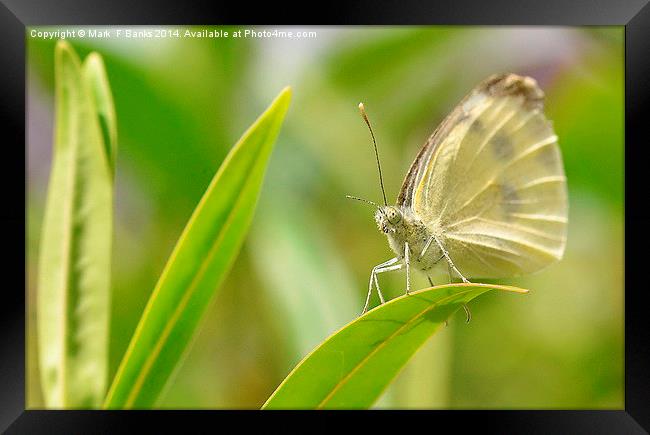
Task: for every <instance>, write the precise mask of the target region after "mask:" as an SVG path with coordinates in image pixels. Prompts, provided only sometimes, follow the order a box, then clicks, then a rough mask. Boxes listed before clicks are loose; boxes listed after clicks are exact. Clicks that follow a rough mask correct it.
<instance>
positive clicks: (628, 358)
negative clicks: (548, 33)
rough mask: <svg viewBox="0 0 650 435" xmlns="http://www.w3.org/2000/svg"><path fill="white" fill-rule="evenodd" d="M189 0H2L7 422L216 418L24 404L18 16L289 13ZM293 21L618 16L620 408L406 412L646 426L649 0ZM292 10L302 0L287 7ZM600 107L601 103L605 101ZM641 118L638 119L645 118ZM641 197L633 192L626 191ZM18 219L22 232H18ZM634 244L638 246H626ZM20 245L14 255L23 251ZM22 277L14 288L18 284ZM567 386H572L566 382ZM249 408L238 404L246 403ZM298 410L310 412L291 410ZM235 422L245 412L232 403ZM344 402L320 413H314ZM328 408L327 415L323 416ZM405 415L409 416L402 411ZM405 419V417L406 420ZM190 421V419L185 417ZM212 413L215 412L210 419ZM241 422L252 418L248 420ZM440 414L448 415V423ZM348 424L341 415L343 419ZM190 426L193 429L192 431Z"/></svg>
mask: <svg viewBox="0 0 650 435" xmlns="http://www.w3.org/2000/svg"><path fill="white" fill-rule="evenodd" d="M196 3H197V4H192V3H189V2H182V3H181V2H178V3H176V2H172V1H156V2H153V1H151V0H148V1H146V2H142V1H141V2H134V1H130V2H127V1H115V0H113V1H109V0H96V1H87V2H83V1H80V0H60V1H47V0H38V1H37V0H30V1H25V0H22V1H21V0H0V44H1V45H2V50H0V56H1V57H0V77H1V79H0V89H1V91H0V107H1V108H2V116H1V117H0V119H1V120H2V122H3V124H4V130H3V132H4V134H3V135H2V138H3V141H2V142H3V147H2V150H3V152H4V155H5V159H3V163H4V164H3V165H2V170H0V179H1V181H2V184H0V185H2V186H10V189H9V191H5V192H4V194H5V197H7V196H8V197H9V199H10V201H9V202H3V204H5V206H4V207H3V209H2V211H1V212H0V219H1V220H2V226H1V227H0V228H2V229H3V230H4V241H5V243H4V246H5V252H6V253H7V255H6V259H5V261H3V262H2V263H1V264H3V266H4V267H3V269H4V272H5V273H4V276H9V277H11V278H12V279H11V280H10V284H9V285H8V286H6V287H4V289H3V295H2V298H0V301H1V302H0V430H5V429H6V430H7V433H48V434H53V433H67V434H68V433H116V432H124V431H126V432H129V431H130V430H132V429H133V428H135V427H137V426H136V425H138V426H140V425H141V424H142V423H144V424H146V425H147V426H146V427H147V432H154V433H162V432H167V431H170V430H171V428H173V427H174V423H176V422H178V421H183V422H184V423H182V424H181V426H180V427H183V428H184V429H183V430H185V431H187V430H188V427H189V428H192V427H194V428H197V427H201V425H203V424H205V425H206V426H205V427H207V428H210V427H211V428H213V429H214V430H217V428H219V427H222V426H221V425H222V424H223V422H222V418H223V415H224V413H223V412H220V411H146V412H143V411H31V410H25V312H26V310H25V293H24V289H26V282H25V279H26V274H25V273H23V274H22V275H21V274H19V270H20V269H21V268H20V263H21V262H22V265H23V268H24V267H25V258H26V256H25V249H26V248H25V246H26V240H25V238H24V237H25V234H26V233H25V231H26V223H25V217H26V191H27V189H26V186H25V185H23V186H22V189H21V185H20V183H19V182H17V180H20V179H21V177H22V179H23V180H25V183H26V182H27V180H26V171H25V167H26V154H25V150H26V144H25V72H26V71H25V68H26V67H25V55H26V53H25V27H26V26H30V25H54V24H56V25H63V24H85V25H91V24H93V25H110V24H189V23H196V24H203V23H210V24H222V23H223V24H226V23H243V22H247V23H251V24H255V23H260V22H261V21H262V18H263V19H264V20H265V21H269V22H274V23H276V24H289V23H287V12H288V11H287V9H289V8H295V6H288V5H279V4H269V5H267V6H265V5H263V4H258V5H255V7H250V5H248V6H247V5H246V4H241V5H233V4H231V2H229V3H228V5H227V6H226V5H225V3H224V4H216V3H215V4H212V5H210V7H209V8H208V5H207V4H198V3H199V2H196ZM302 7H308V8H306V9H305V10H304V11H302V12H303V14H304V15H303V18H302V19H299V20H298V21H299V22H301V24H319V25H323V24H335V23H336V24H384V25H398V24H464V25H479V24H480V25H499V24H507V25H559V26H564V25H567V26H568V25H623V26H625V131H626V133H625V136H626V137H625V144H626V145H625V178H626V180H625V203H626V206H627V207H626V212H625V228H626V237H625V272H626V273H625V279H626V286H625V409H624V410H620V411H596V410H584V411H577V410H572V411H563V410H544V411H500V410H495V411H423V412H414V413H412V415H413V416H417V420H420V421H425V422H426V423H425V426H424V427H429V428H431V430H433V429H434V428H436V427H443V426H440V425H445V426H447V427H452V428H454V430H460V429H463V428H468V427H471V426H472V425H477V427H478V428H480V430H481V431H482V432H496V433H572V434H573V433H590V434H599V433H603V434H614V433H616V434H624V433H625V434H627V433H630V434H632V433H647V431H650V336H649V332H648V331H649V330H650V328H648V322H647V320H646V319H647V314H646V313H645V311H646V310H647V306H646V305H645V304H643V296H644V293H645V292H647V289H646V288H645V287H644V286H643V281H642V279H641V278H642V265H641V262H642V261H644V260H645V258H644V256H643V254H641V252H642V251H641V247H642V246H647V244H648V242H649V241H648V238H649V237H648V232H647V231H644V228H643V225H644V224H646V223H647V222H649V221H650V215H649V214H647V213H645V212H643V211H640V210H642V206H640V204H642V202H641V201H640V200H641V199H642V198H644V196H642V195H643V194H644V193H645V194H646V196H647V192H645V190H646V189H645V186H646V184H647V182H646V181H645V180H646V179H645V178H643V177H642V175H643V170H642V169H641V167H640V166H641V165H643V164H644V162H645V161H647V160H646V159H644V158H643V156H642V153H643V151H644V150H645V149H646V148H647V147H648V144H650V134H649V133H648V128H647V121H645V120H644V119H643V115H644V114H645V113H646V111H647V109H648V105H649V102H650V98H649V97H650V79H649V78H648V77H650V56H649V55H650V6H648V0H627V1H622V0H619V1H616V0H609V1H603V0H546V1H539V0H525V1H522V0H519V1H517V0H492V1H490V2H478V1H470V0H454V1H451V0H447V1H444V2H443V1H439V2H435V3H434V2H417V1H410V0H408V1H407V0H399V1H396V0H391V1H386V2H384V3H382V4H381V7H380V6H379V5H378V4H376V3H374V2H371V1H365V2H338V3H336V4H335V3H328V4H327V6H325V5H313V4H310V5H306V4H304V5H302ZM295 12H300V10H295ZM603 110H607V108H603ZM644 127H645V128H644ZM637 198H638V199H639V200H638V201H635V199H637ZM19 229H22V230H23V231H22V234H23V238H21V231H19ZM635 253H638V255H635ZM21 254H22V255H21ZM21 286H22V288H23V292H21V291H20V290H19V289H20V287H21ZM567 388H571V386H570V385H568V386H567ZM248 414H249V413H247V415H248ZM256 414H258V415H260V416H262V418H270V419H274V420H275V421H277V422H278V424H279V425H281V426H283V427H285V428H286V429H287V430H289V429H291V428H297V427H298V426H297V425H296V424H295V423H294V421H295V420H293V418H292V419H291V420H288V419H287V418H286V414H285V413H283V412H261V413H256ZM299 414H300V416H301V417H304V416H313V413H299ZM234 415H236V416H239V418H238V419H239V420H240V421H241V422H243V424H244V425H246V423H247V422H248V421H252V420H248V419H247V418H244V415H243V414H242V413H240V412H238V413H234ZM330 415H337V416H338V415H346V416H351V415H352V414H351V413H341V412H333V413H320V414H317V415H316V416H315V417H316V418H319V419H323V418H328V417H329V416H330ZM324 416H327V417H324ZM387 418H390V419H391V420H392V421H393V422H394V421H395V419H400V420H401V419H411V418H413V417H412V416H410V415H409V416H402V415H400V416H397V415H395V413H392V412H377V413H373V415H372V416H370V415H368V414H365V415H364V416H363V421H364V426H366V425H367V424H368V423H371V422H374V423H380V424H381V423H382V422H384V421H387V420H386V419H387ZM401 421H403V422H404V423H403V424H408V425H409V426H410V425H411V423H410V421H411V420H401ZM407 421H408V422H407ZM188 422H191V426H188ZM219 422H221V423H219ZM249 424H250V423H249ZM449 425H450V426H449ZM350 428H351V427H349V426H348V427H346V429H350ZM192 432H193V431H192Z"/></svg>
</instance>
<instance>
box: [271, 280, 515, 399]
mask: <svg viewBox="0 0 650 435" xmlns="http://www.w3.org/2000/svg"><path fill="white" fill-rule="evenodd" d="M490 289H497V290H505V291H513V292H518V293H526V292H527V290H523V289H519V288H516V287H508V286H501V285H492V284H490V285H488V284H448V285H442V286H437V287H433V288H430V289H426V290H421V291H418V292H413V293H411V294H410V295H408V296H401V297H398V298H395V299H393V300H391V301H389V302H388V303H386V304H384V305H381V306H379V307H377V308H375V309H373V310H371V311H370V312H368V313H366V314H365V315H363V316H361V317H359V318H358V319H356V320H354V321H353V322H351V323H349V324H348V325H346V326H345V327H343V328H342V329H340V330H339V331H338V332H336V333H334V334H333V335H332V336H330V337H329V338H328V339H327V340H325V341H324V342H323V343H321V344H320V345H319V346H318V347H317V348H316V349H314V350H313V351H312V352H311V353H310V354H309V355H307V356H306V357H305V359H303V360H302V361H301V362H300V363H299V364H298V365H297V366H296V368H294V369H293V371H292V372H291V373H290V374H289V376H287V378H286V379H285V380H284V381H283V382H282V384H280V386H279V387H278V388H277V389H276V390H275V392H274V393H273V394H272V395H271V397H270V398H269V399H268V400H267V402H266V403H265V404H264V406H263V409H287V408H298V409H323V408H336V409H341V408H344V409H350V408H351V409H365V408H369V407H370V406H372V404H373V403H374V402H375V400H377V398H378V397H379V396H380V395H381V393H382V392H383V391H384V389H385V388H386V386H387V385H388V384H389V383H390V382H391V380H392V379H393V378H394V377H395V375H397V373H398V372H399V370H400V369H401V368H402V367H403V366H404V364H406V362H407V361H408V360H409V358H411V356H413V354H414V353H415V352H416V351H417V350H418V349H419V348H420V346H422V344H424V342H425V341H426V340H427V338H429V337H430V336H431V334H433V333H434V332H435V331H436V330H437V329H438V328H440V326H441V325H443V324H444V323H445V321H446V320H447V318H449V316H451V315H452V314H453V313H454V312H456V311H457V310H458V309H459V308H460V307H461V306H462V304H464V303H468V302H469V301H471V300H472V299H474V298H475V297H477V296H479V295H481V294H483V293H485V292H487V291H489V290H490Z"/></svg>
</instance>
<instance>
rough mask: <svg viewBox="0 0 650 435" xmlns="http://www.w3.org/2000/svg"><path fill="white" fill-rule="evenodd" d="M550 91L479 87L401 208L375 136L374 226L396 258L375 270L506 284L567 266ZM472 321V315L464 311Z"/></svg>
mask: <svg viewBox="0 0 650 435" xmlns="http://www.w3.org/2000/svg"><path fill="white" fill-rule="evenodd" d="M543 106H544V93H543V91H542V90H541V89H540V88H539V86H538V85H537V82H536V81H535V79H533V78H531V77H524V76H519V75H516V74H500V75H493V76H491V77H489V78H487V79H486V80H484V81H483V82H481V83H480V84H479V85H478V86H476V87H475V88H474V89H473V90H472V91H471V92H470V93H469V94H468V95H467V96H466V97H465V98H464V99H463V100H462V101H461V102H460V103H459V104H458V105H457V106H456V107H455V108H454V110H453V111H452V112H451V113H450V114H449V115H448V116H447V118H446V119H445V120H444V121H443V122H442V123H441V124H440V126H438V128H437V129H436V130H435V131H434V132H433V134H432V135H431V136H430V137H429V139H428V140H427V141H426V142H425V144H424V145H423V146H422V148H421V149H420V152H419V153H418V154H417V156H416V158H415V161H413V164H412V165H411V167H410V169H409V171H408V173H407V174H406V177H405V178H404V182H403V183H402V187H401V189H400V192H399V195H398V198H397V203H396V205H388V203H387V201H386V193H385V190H384V184H383V177H382V173H381V165H380V162H379V153H378V151H377V143H376V140H375V136H374V132H373V130H372V127H371V126H370V122H369V120H368V117H367V115H366V112H365V109H364V106H363V104H362V103H360V104H359V109H360V111H361V115H362V116H363V119H364V120H365V122H366V124H367V126H368V128H369V129H370V134H371V136H372V141H373V145H374V149H375V157H376V158H377V166H378V170H379V180H380V185H381V189H382V194H383V199H384V204H383V205H378V204H376V203H374V202H372V201H367V200H363V199H361V198H357V197H351V196H349V197H350V198H352V199H358V200H362V201H365V202H368V203H370V204H373V205H374V206H376V207H377V210H376V212H375V221H376V223H377V226H378V227H379V230H380V231H381V232H383V233H384V234H385V235H386V237H387V238H388V244H389V245H390V247H391V249H392V250H393V251H394V252H395V254H396V256H395V257H394V258H391V259H390V260H388V261H385V262H383V263H381V264H378V265H377V266H375V267H374V268H373V269H372V272H371V274H370V283H369V285H368V295H367V297H366V302H365V305H364V308H363V311H362V314H363V313H365V312H366V311H367V309H368V304H369V301H370V296H371V294H372V290H373V286H374V287H375V288H376V289H377V293H378V296H379V299H380V301H381V303H384V297H383V295H382V293H381V290H380V288H379V281H378V279H377V276H378V275H379V274H381V273H384V272H389V271H394V270H400V269H405V270H406V293H407V294H408V293H409V292H410V290H411V269H412V268H415V269H417V270H420V271H422V272H424V273H425V274H426V275H427V277H428V278H429V283H430V284H431V285H433V282H432V281H431V278H430V274H431V272H433V271H434V270H436V269H437V268H440V267H443V268H444V267H445V266H446V267H447V270H448V273H449V278H450V280H451V279H452V276H456V277H458V278H460V279H461V280H462V281H463V282H469V281H468V278H506V277H512V276H517V275H522V274H527V273H532V272H536V271H539V270H541V269H543V268H545V267H546V266H548V265H550V264H552V263H554V262H556V261H558V260H560V259H561V258H562V256H563V253H564V249H565V246H566V233H567V223H568V199H567V184H566V176H565V173H564V168H563V164H562V155H561V153H560V148H559V146H558V138H557V135H556V134H555V132H554V131H553V127H552V125H551V122H550V121H549V120H548V119H547V118H546V117H545V115H544V112H543ZM464 308H465V310H466V314H467V320H468V321H469V318H470V314H469V309H468V308H467V307H466V306H464Z"/></svg>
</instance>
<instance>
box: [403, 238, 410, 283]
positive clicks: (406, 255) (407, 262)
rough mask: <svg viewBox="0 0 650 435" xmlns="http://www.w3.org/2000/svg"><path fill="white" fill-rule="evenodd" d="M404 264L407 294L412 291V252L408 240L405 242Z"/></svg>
mask: <svg viewBox="0 0 650 435" xmlns="http://www.w3.org/2000/svg"><path fill="white" fill-rule="evenodd" d="M404 264H405V265H406V294H407V295H408V294H409V293H410V292H411V252H410V249H409V244H408V242H404Z"/></svg>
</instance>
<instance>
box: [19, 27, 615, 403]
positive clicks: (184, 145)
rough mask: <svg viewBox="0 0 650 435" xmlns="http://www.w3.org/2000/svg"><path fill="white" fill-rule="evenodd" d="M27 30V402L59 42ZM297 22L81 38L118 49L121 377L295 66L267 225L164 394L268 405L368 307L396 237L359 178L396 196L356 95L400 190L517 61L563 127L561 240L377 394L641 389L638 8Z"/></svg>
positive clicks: (511, 397)
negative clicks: (427, 144) (216, 186)
mask: <svg viewBox="0 0 650 435" xmlns="http://www.w3.org/2000/svg"><path fill="white" fill-rule="evenodd" d="M70 28H74V27H70ZM56 29H61V28H43V27H42V28H38V30H56ZM77 29H78V28H77ZM84 29H87V28H84ZM113 29H114V28H113ZM179 29H180V31H181V34H182V33H183V31H184V30H185V29H186V28H185V27H182V28H179ZM212 29H216V28H212ZM223 29H226V30H229V31H233V30H237V29H240V28H223ZM242 29H244V28H242ZM30 30H31V29H28V30H27V49H28V77H27V79H28V89H27V98H28V100H27V101H28V116H27V129H28V131H27V133H28V140H27V170H28V185H27V186H28V193H27V199H28V209H27V213H28V238H27V244H28V251H27V252H28V255H27V267H28V283H29V285H28V289H27V291H28V302H29V303H28V342H27V345H28V346H27V348H28V358H27V370H28V379H27V380H28V385H27V406H28V407H29V408H39V407H42V406H43V403H42V397H41V392H40V387H39V385H38V379H39V377H38V373H37V370H38V367H37V364H36V354H35V353H36V339H35V336H34V333H35V327H34V306H35V304H34V298H35V297H36V288H35V287H34V282H35V276H36V260H37V257H38V242H39V233H40V229H41V223H42V215H43V208H44V204H45V192H46V185H47V180H48V174H49V166H50V159H51V147H52V129H53V94H52V90H53V53H54V44H55V42H56V40H44V39H39V38H36V37H30ZM194 30H197V29H196V28H194ZM256 30H261V29H259V28H257V29H256ZM280 30H291V31H294V32H295V31H297V30H306V31H312V32H315V37H304V38H239V39H234V38H218V39H214V38H202V39H192V38H162V39H159V38H150V39H144V38H135V39H127V38H107V39H93V38H85V39H82V38H72V39H71V43H72V44H73V46H74V47H75V49H76V50H77V51H78V52H79V53H80V55H82V56H85V55H86V54H87V53H88V52H90V51H91V50H96V51H98V52H99V53H101V55H102V56H103V57H104V60H105V63H106V68H107V72H108V77H109V81H110V83H111V87H112V90H113V94H114V99H115V105H116V110H117V118H118V136H119V148H118V160H117V177H116V183H117V186H116V218H115V225H116V228H115V242H114V254H113V258H114V260H113V278H112V279H113V286H112V287H113V296H112V307H111V310H112V316H111V341H110V346H111V348H110V355H111V361H110V367H111V373H110V377H111V378H112V376H113V374H114V373H115V371H116V369H117V366H118V364H119V362H120V359H121V357H122V354H123V353H124V351H125V349H126V346H127V345H128V342H129V340H130V338H131V335H132V333H133V331H134V329H135V326H136V324H137V322H138V320H139V317H140V315H141V313H142V310H143V308H144V305H145V304H146V302H147V299H148V297H149V295H150V293H151V291H152V289H153V287H154V285H155V283H156V280H157V278H158V275H159V274H160V272H161V270H162V268H163V266H164V264H165V261H166V259H167V257H168V256H169V254H170V253H171V250H172V248H173V246H174V244H175V242H176V239H177V238H178V236H179V235H180V233H181V231H182V229H183V227H184V225H185V223H186V221H187V220H188V218H189V217H190V214H191V212H192V210H193V209H194V207H195V206H196V204H197V202H198V200H199V198H200V197H201V195H202V194H203V191H204V190H205V188H206V187H207V184H208V182H209V181H210V179H211V178H212V176H213V174H214V173H215V171H216V170H217V168H218V167H219V165H220V164H221V161H222V159H223V158H224V156H225V155H226V153H227V152H228V150H229V148H230V147H231V146H232V145H233V144H234V142H235V141H236V139H237V138H238V137H239V136H240V135H241V133H242V132H243V130H244V129H245V128H246V127H247V126H248V125H249V124H250V123H251V122H252V121H253V120H254V119H255V117H256V116H257V115H258V114H259V113H260V112H261V111H262V110H263V108H264V107H266V105H267V104H268V103H269V102H270V101H271V99H272V98H273V97H274V96H275V95H276V94H277V92H279V91H280V89H281V88H282V87H283V86H285V85H291V86H292V87H293V89H294V100H293V102H292V106H291V108H290V111H289V114H288V116H287V119H286V121H285V125H284V127H283V131H282V132H281V134H280V138H279V140H278V144H277V146H276V149H275V151H274V155H273V157H272V160H271V164H270V167H269V170H268V173H267V178H266V180H265V185H264V188H263V191H262V197H261V200H260V203H259V205H258V209H257V212H256V215H255V219H254V221H253V225H252V228H251V232H250V234H249V237H248V238H247V241H246V242H245V244H244V247H243V250H242V252H241V254H240V255H239V257H238V259H237V261H236V263H235V266H234V267H233V269H232V272H231V273H230V276H229V278H228V279H227V280H226V282H225V283H224V289H223V290H224V291H222V292H221V293H220V294H219V296H218V297H217V299H216V301H215V303H214V304H213V305H212V308H211V309H210V310H209V312H208V313H207V315H206V318H205V321H204V323H203V326H202V328H201V329H200V331H199V333H198V334H197V336H196V339H195V342H194V345H193V347H192V349H191V351H190V352H189V354H188V356H187V358H186V359H185V360H184V361H183V363H182V365H181V366H180V367H179V368H178V370H177V373H176V376H175V377H174V378H173V379H172V381H171V382H170V383H169V384H168V387H167V389H166V392H165V394H164V397H163V398H162V399H161V401H160V403H159V406H160V407H162V408H258V407H259V406H261V404H262V403H263V402H264V401H265V400H266V398H267V397H268V396H269V395H270V394H271V392H272V391H273V390H274V389H275V387H276V386H277V385H278V384H279V383H280V382H281V381H282V379H283V378H284V377H285V376H286V375H287V374H288V372H289V371H290V370H291V369H292V368H293V366H294V365H295V364H296V363H298V362H299V361H300V360H301V359H302V357H303V356H304V355H305V354H306V353H307V352H309V351H310V350H311V349H312V348H313V347H314V346H315V345H316V344H318V343H319V342H320V341H322V340H323V339H324V338H326V337H327V336H328V335H329V334H330V333H331V332H333V331H334V330H336V329H338V328H339V327H341V326H342V325H344V324H345V323H347V322H348V321H350V320H352V319H353V318H354V317H355V316H356V315H357V314H358V312H359V311H360V309H361V308H362V306H363V301H364V297H365V293H366V291H367V285H368V281H367V280H368V276H369V273H370V269H371V268H372V266H374V265H375V264H378V263H380V262H382V261H384V260H386V259H388V258H390V257H391V256H392V253H391V252H390V249H389V247H388V244H387V243H386V240H385V237H384V236H383V235H382V234H380V233H379V232H378V231H377V229H376V226H375V223H374V222H373V218H372V214H373V210H372V209H371V208H370V207H367V206H364V205H363V204H358V203H355V202H352V201H349V200H347V199H346V198H345V195H346V194H352V195H358V196H361V197H365V198H369V199H373V200H377V201H378V200H379V199H380V195H381V193H380V190H379V186H378V183H377V174H376V167H375V161H374V156H373V153H372V147H371V142H370V138H369V135H368V131H367V129H366V127H365V125H364V124H363V122H362V120H361V118H360V117H359V114H358V111H357V104H358V103H359V101H363V102H364V103H365V104H366V109H367V111H368V114H369V116H370V118H371V120H372V122H373V124H374V128H375V133H376V135H377V139H378V143H379V148H380V154H381V157H382V160H383V161H382V164H383V169H384V176H385V183H386V187H387V194H388V196H389V200H394V198H396V196H397V193H398V189H399V187H400V185H401V181H402V178H403V176H404V175H405V174H406V171H407V169H408V167H409V165H410V164H411V162H412V160H413V159H414V157H415V155H416V153H417V151H418V149H419V148H420V146H421V145H422V144H423V142H424V141H425V139H426V138H427V137H428V136H429V134H430V133H431V132H432V131H433V129H434V128H435V127H436V126H437V124H438V123H439V122H441V120H442V119H443V118H444V116H446V114H447V113H449V112H450V111H451V110H452V108H453V107H454V105H455V104H456V103H457V102H458V101H460V99H461V98H462V97H463V96H464V95H465V94H466V93H467V92H468V91H469V90H470V89H471V88H472V87H473V86H474V85H476V84H477V83H478V82H480V81H481V80H483V79H484V78H486V77H487V76H489V75H490V74H493V73H498V72H516V73H519V74H527V75H531V76H533V77H535V78H536V79H537V80H538V82H539V83H540V85H541V86H542V88H543V89H544V90H545V92H546V95H547V99H546V113H547V115H548V117H549V118H550V119H551V120H553V123H554V126H555V129H556V132H557V134H558V136H559V138H560V139H559V142H560V147H561V149H562V153H563V156H564V162H565V168H566V173H567V177H568V183H569V195H570V214H569V216H570V217H569V235H568V245H567V250H566V254H565V258H564V259H563V260H562V261H561V262H559V263H557V264H555V265H553V266H551V267H549V268H548V269H545V270H544V271H542V272H540V273H537V274H535V275H532V276H527V277H524V278H517V279H509V280H502V281H500V282H503V283H507V284H512V285H518V286H522V287H526V288H529V289H531V294H529V295H527V296H525V297H521V296H513V295H504V294H497V293H494V294H488V295H485V296H482V297H481V298H480V299H479V300H478V301H476V302H474V303H473V304H472V305H471V309H472V314H473V319H472V322H471V323H470V324H465V323H464V320H465V319H464V314H463V313H462V312H460V313H459V314H457V315H456V316H455V317H454V318H453V320H452V321H451V322H450V323H449V326H448V327H447V328H444V329H443V330H442V331H440V332H439V333H437V334H436V335H434V336H433V337H432V339H431V340H430V341H429V342H428V343H427V344H426V345H425V346H424V347H423V348H422V349H421V350H420V351H419V353H418V354H417V355H416V356H415V357H414V358H413V360H412V361H411V362H410V363H409V364H408V365H407V367H406V368H405V369H404V370H403V371H402V372H401V373H400V375H399V376H398V377H397V379H396V380H395V382H394V383H393V384H392V385H391V386H390V387H389V388H388V390H387V391H386V392H385V394H384V395H383V396H382V398H381V399H380V401H379V402H378V403H377V404H376V406H377V407H378V408H384V407H397V408H616V409H621V408H623V406H624V403H623V355H624V353H623V299H624V290H623V282H624V273H623V113H624V112H623V103H624V100H623V99H624V96H623V95H624V93H623V91H624V87H623V71H624V69H623V67H624V63H623V62H624V57H623V56H624V51H623V47H624V45H623V37H624V33H623V32H624V29H623V27H584V28H570V27H427V28H417V27H409V28H388V27H356V28H337V27H326V28H308V29H297V28H280ZM414 279H415V286H416V287H419V288H421V287H425V286H427V284H426V278H423V277H422V276H419V275H416V276H415V278H414ZM381 281H382V289H383V291H384V294H385V295H386V296H389V297H394V296H396V295H399V294H401V293H402V292H403V286H404V276H403V274H402V273H400V272H395V273H392V274H384V275H382V276H381ZM374 298H376V296H374V297H373V304H375V303H377V301H376V299H374Z"/></svg>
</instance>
